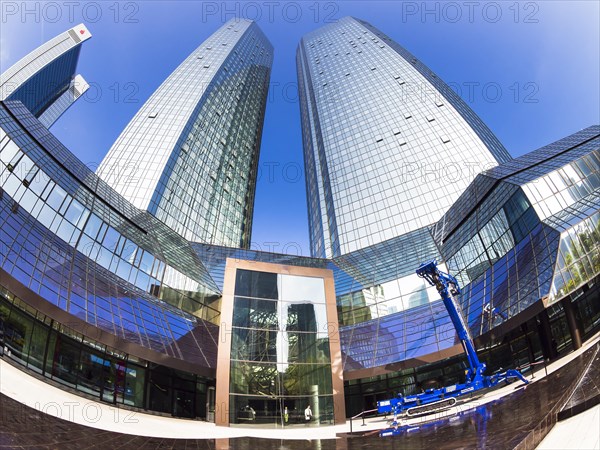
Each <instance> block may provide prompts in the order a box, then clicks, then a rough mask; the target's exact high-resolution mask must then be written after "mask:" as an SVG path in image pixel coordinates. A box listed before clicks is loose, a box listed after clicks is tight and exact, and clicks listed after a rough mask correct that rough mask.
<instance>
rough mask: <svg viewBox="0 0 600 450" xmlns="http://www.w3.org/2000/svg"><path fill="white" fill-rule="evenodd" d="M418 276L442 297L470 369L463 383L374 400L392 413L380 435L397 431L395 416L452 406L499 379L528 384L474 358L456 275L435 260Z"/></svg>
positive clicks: (423, 266) (513, 372)
mask: <svg viewBox="0 0 600 450" xmlns="http://www.w3.org/2000/svg"><path fill="white" fill-rule="evenodd" d="M417 275H418V276H419V277H421V278H424V279H425V280H427V282H428V283H429V284H430V285H432V286H435V287H436V289H437V291H438V293H439V294H440V296H441V297H442V300H443V302H444V306H445V307H446V310H447V311H448V314H449V315H450V319H451V320H452V324H453V325H454V328H455V329H456V333H457V334H458V338H459V339H460V342H461V344H462V346H463V349H464V351H465V353H466V355H467V361H468V364H469V369H468V370H467V373H466V379H465V382H464V383H462V384H454V385H452V386H446V387H443V388H440V389H427V390H426V391H425V392H422V393H420V394H416V395H408V396H406V397H405V396H403V395H402V394H398V396H397V397H394V398H392V399H390V400H383V401H379V402H377V409H378V411H379V413H380V414H390V413H392V414H394V422H393V423H392V425H393V427H392V428H389V429H386V430H382V431H381V432H380V435H381V436H390V435H394V434H399V433H400V432H399V431H398V428H397V422H396V420H397V416H398V415H401V414H405V415H407V416H409V417H411V416H418V415H423V414H429V413H433V412H436V411H440V410H443V409H447V408H450V407H451V406H453V405H454V404H455V403H456V401H457V400H456V399H457V397H460V396H461V395H464V394H470V393H473V392H475V391H478V390H480V389H484V388H489V387H493V386H496V385H497V384H498V383H500V382H502V381H507V380H509V379H513V378H518V379H519V380H521V381H523V382H524V383H525V384H528V381H527V380H526V379H525V377H524V376H523V375H522V374H521V372H519V371H518V370H515V369H510V370H507V371H506V372H502V373H495V374H493V375H489V376H486V375H484V372H485V368H486V367H485V364H484V363H482V362H481V361H479V358H478V357H477V352H476V351H475V346H474V345H473V339H472V338H471V335H470V334H469V329H468V327H467V325H466V324H465V321H464V318H463V316H462V313H461V311H460V306H459V305H458V302H457V300H456V296H458V295H460V287H459V285H458V281H456V278H454V277H453V276H452V275H450V274H447V273H444V272H442V271H440V270H439V269H438V267H437V262H436V261H435V260H433V261H429V262H426V263H423V264H421V265H420V266H419V268H418V269H417Z"/></svg>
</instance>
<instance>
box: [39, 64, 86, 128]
mask: <svg viewBox="0 0 600 450" xmlns="http://www.w3.org/2000/svg"><path fill="white" fill-rule="evenodd" d="M89 88H90V85H89V84H88V83H87V81H85V79H84V78H83V77H82V76H81V75H76V76H75V78H73V80H72V81H71V83H70V84H69V87H68V88H67V90H66V91H65V92H63V93H62V94H61V95H60V97H58V98H57V99H56V100H55V101H54V103H52V104H51V105H50V106H49V107H48V108H47V109H46V110H45V111H44V112H43V113H42V114H40V116H39V117H38V119H40V122H41V123H43V124H44V125H45V126H46V128H50V127H51V126H52V124H54V122H56V121H57V120H58V118H59V117H60V116H62V115H63V113H64V112H65V111H66V110H67V109H69V107H70V106H71V105H72V104H73V103H75V100H77V99H78V98H79V97H81V96H82V95H83V94H85V93H86V92H87V90H88V89H89Z"/></svg>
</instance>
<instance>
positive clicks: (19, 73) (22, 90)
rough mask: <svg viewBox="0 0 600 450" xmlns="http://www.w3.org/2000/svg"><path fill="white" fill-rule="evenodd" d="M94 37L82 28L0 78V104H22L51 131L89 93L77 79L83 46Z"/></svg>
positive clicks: (67, 33)
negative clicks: (74, 103)
mask: <svg viewBox="0 0 600 450" xmlns="http://www.w3.org/2000/svg"><path fill="white" fill-rule="evenodd" d="M91 37H92V35H91V33H90V32H89V30H88V29H87V28H86V27H85V25H83V24H79V25H77V26H75V27H73V28H71V29H70V30H67V31H65V32H64V33H61V34H59V35H58V36H56V37H54V38H52V39H50V40H49V41H48V42H45V43H44V44H42V45H41V46H39V47H38V48H36V49H35V50H34V51H32V52H31V53H29V54H28V55H27V56H25V57H24V58H22V59H20V60H19V61H17V62H16V63H15V64H14V65H13V66H11V67H9V68H8V69H7V70H6V71H4V72H3V73H2V74H1V75H0V100H19V101H21V102H22V103H23V105H24V106H25V107H26V108H27V109H29V110H30V111H31V113H32V114H33V115H34V116H36V117H38V118H40V117H41V116H42V115H44V119H43V120H42V123H44V125H46V127H50V126H51V125H52V124H53V123H54V122H55V121H56V120H57V119H58V118H59V117H60V115H61V114H62V113H63V112H65V111H66V109H67V108H68V107H69V106H71V104H72V103H73V102H74V101H75V100H77V99H78V98H79V97H80V96H81V94H83V93H84V92H85V90H87V87H88V85H87V83H86V82H85V80H84V79H83V77H82V76H81V75H78V76H77V77H75V71H76V68H77V62H78V61H79V53H80V51H81V44H82V43H83V42H84V41H86V40H88V39H89V38H91Z"/></svg>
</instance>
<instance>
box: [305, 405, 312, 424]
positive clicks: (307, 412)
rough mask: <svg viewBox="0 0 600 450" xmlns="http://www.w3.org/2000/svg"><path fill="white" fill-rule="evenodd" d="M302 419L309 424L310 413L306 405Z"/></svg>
mask: <svg viewBox="0 0 600 450" xmlns="http://www.w3.org/2000/svg"><path fill="white" fill-rule="evenodd" d="M304 419H305V420H306V423H308V422H310V419H312V411H311V410H310V405H308V406H307V407H306V409H305V410H304Z"/></svg>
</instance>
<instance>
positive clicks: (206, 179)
mask: <svg viewBox="0 0 600 450" xmlns="http://www.w3.org/2000/svg"><path fill="white" fill-rule="evenodd" d="M272 61H273V47H272V45H271V44H270V43H269V41H268V40H267V38H266V37H265V35H264V34H263V33H262V31H261V30H260V29H259V27H258V26H257V25H256V24H255V23H254V22H252V21H249V20H239V19H232V20H230V21H229V22H227V23H226V24H225V25H223V26H222V27H221V28H220V29H219V30H217V31H216V32H215V33H214V34H213V35H211V36H210V37H209V38H208V39H207V40H206V41H205V42H203V43H202V45H200V46H199V47H198V48H197V49H196V50H195V51H194V52H192V54H191V55H190V56H189V57H188V58H187V59H186V60H185V61H184V62H183V63H182V64H181V65H180V66H179V67H178V68H177V69H175V71H174V72H173V73H172V74H171V75H170V76H169V77H168V78H167V79H166V80H165V81H164V82H163V84H162V85H161V86H160V87H159V88H158V89H157V90H156V91H155V92H154V94H153V95H152V96H151V97H150V98H149V99H148V101H147V102H146V103H145V104H144V105H143V106H142V107H141V108H140V110H139V111H138V113H137V114H136V115H135V117H134V118H133V119H132V120H131V122H130V123H129V124H128V125H127V127H126V128H125V129H124V131H123V132H122V133H121V135H120V136H119V137H118V138H117V140H116V141H115V143H114V144H113V146H112V147H111V149H110V150H109V152H108V154H107V155H106V157H105V158H104V160H103V161H102V163H101V165H100V167H99V168H98V171H97V173H98V175H99V176H100V177H101V178H102V179H104V180H106V181H107V182H108V183H109V184H111V185H112V186H113V187H114V189H115V190H116V191H117V192H119V193H120V194H121V195H123V196H124V197H125V198H126V199H127V200H129V201H130V202H131V203H132V204H133V205H134V206H136V207H138V208H140V209H142V210H147V211H148V212H150V213H151V214H153V215H154V216H156V217H157V218H158V219H160V220H161V221H163V222H164V223H166V224H167V225H168V226H170V227H171V228H172V229H174V230H175V231H177V232H178V233H180V234H181V235H182V236H183V237H185V238H186V239H188V240H190V241H200V242H206V243H214V244H220V245H229V246H241V247H247V246H248V245H249V243H250V235H251V226H252V212H253V205H254V193H255V188H256V174H257V168H258V155H259V149H260V140H261V132H262V125H263V119H264V112H265V107H266V99H267V92H268V86H269V77H270V73H271V65H272Z"/></svg>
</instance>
